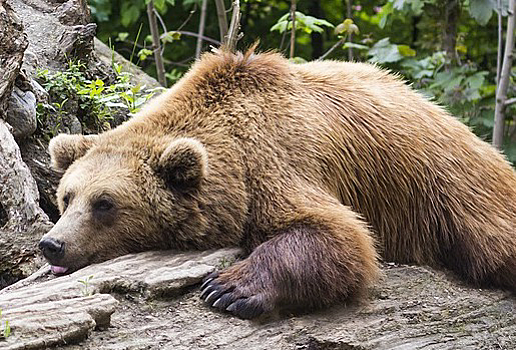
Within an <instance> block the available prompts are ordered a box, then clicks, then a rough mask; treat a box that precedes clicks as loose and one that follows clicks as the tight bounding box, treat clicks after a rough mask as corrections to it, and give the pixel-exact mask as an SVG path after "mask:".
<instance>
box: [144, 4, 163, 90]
mask: <svg viewBox="0 0 516 350" xmlns="http://www.w3.org/2000/svg"><path fill="white" fill-rule="evenodd" d="M154 11H155V10H154V2H153V1H152V0H150V1H149V3H148V4H147V16H148V17H149V26H150V31H151V35H152V49H153V51H154V61H155V64H156V73H157V75H158V81H159V83H160V84H161V85H162V86H165V87H166V86H167V78H166V77H165V66H164V65H163V57H162V56H161V40H160V38H159V29H158V23H157V21H156V14H155V13H154Z"/></svg>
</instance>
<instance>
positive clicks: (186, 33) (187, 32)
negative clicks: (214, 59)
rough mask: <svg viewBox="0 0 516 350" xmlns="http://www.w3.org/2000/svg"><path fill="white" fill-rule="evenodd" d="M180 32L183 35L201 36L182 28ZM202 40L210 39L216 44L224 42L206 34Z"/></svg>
mask: <svg viewBox="0 0 516 350" xmlns="http://www.w3.org/2000/svg"><path fill="white" fill-rule="evenodd" d="M178 33H181V35H186V36H193V37H196V38H198V37H199V34H198V33H194V32H189V31H186V30H180V31H179V32H178ZM202 40H204V41H209V42H210V43H212V44H215V45H221V44H222V43H221V42H220V41H218V40H215V39H213V38H210V37H207V36H204V35H202Z"/></svg>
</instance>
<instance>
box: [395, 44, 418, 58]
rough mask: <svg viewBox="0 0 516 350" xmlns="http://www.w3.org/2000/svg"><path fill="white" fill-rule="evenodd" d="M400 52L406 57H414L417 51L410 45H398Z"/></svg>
mask: <svg viewBox="0 0 516 350" xmlns="http://www.w3.org/2000/svg"><path fill="white" fill-rule="evenodd" d="M398 52H399V53H400V54H401V55H402V56H404V57H414V56H415V55H416V50H414V49H411V48H410V46H408V45H398Z"/></svg>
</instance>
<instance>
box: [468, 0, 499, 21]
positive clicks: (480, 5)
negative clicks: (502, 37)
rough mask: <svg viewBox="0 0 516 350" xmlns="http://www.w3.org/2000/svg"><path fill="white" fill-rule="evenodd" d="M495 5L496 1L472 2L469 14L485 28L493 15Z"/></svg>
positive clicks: (480, 0)
mask: <svg viewBox="0 0 516 350" xmlns="http://www.w3.org/2000/svg"><path fill="white" fill-rule="evenodd" d="M495 3H496V2H495V1H491V0H470V1H469V14H470V15H471V17H473V18H474V19H475V20H476V21H477V23H478V24H480V25H481V26H485V25H486V24H487V22H489V19H490V18H491V15H492V14H493V9H494V8H495Z"/></svg>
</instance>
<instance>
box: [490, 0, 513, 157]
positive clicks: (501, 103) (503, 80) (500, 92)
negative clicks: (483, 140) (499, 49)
mask: <svg viewBox="0 0 516 350" xmlns="http://www.w3.org/2000/svg"><path fill="white" fill-rule="evenodd" d="M514 3H515V0H510V1H509V13H508V15H507V17H508V19H507V37H506V38H505V51H504V55H503V64H502V69H501V71H500V81H499V82H498V87H497V89H496V106H495V117H494V121H495V124H494V128H493V146H495V147H496V148H498V149H501V148H502V144H503V131H504V122H505V113H504V111H505V100H507V88H508V87H509V80H510V78H511V76H510V75H511V67H512V57H513V50H514V29H515V14H514V10H515V4H514Z"/></svg>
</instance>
